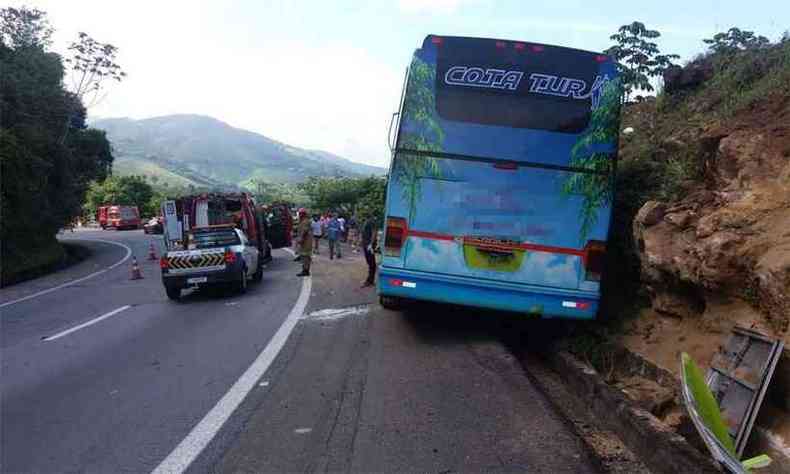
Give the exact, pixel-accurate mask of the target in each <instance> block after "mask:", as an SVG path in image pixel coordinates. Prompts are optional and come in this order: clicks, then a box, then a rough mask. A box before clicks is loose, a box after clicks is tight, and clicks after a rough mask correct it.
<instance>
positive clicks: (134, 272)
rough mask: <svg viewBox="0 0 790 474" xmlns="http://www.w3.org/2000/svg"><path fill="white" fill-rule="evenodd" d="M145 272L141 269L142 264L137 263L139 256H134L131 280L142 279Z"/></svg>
mask: <svg viewBox="0 0 790 474" xmlns="http://www.w3.org/2000/svg"><path fill="white" fill-rule="evenodd" d="M142 279H143V273H142V272H141V271H140V266H139V265H137V257H132V277H131V278H130V280H142Z"/></svg>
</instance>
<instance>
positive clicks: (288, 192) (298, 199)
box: [242, 179, 310, 207]
mask: <svg viewBox="0 0 790 474" xmlns="http://www.w3.org/2000/svg"><path fill="white" fill-rule="evenodd" d="M242 188H245V189H247V190H249V191H251V192H252V193H253V194H254V195H255V200H256V202H259V203H272V202H287V203H289V204H292V205H294V206H299V207H304V206H308V205H310V198H309V197H308V195H307V194H305V192H304V191H303V190H302V188H301V187H300V186H299V185H298V184H290V183H272V182H269V181H265V180H262V179H250V180H249V181H247V182H246V183H243V184H242Z"/></svg>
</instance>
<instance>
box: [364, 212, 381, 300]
mask: <svg viewBox="0 0 790 474" xmlns="http://www.w3.org/2000/svg"><path fill="white" fill-rule="evenodd" d="M361 237H362V242H361V247H362V251H363V252H364V253H365V261H366V262H367V264H368V278H367V280H365V282H364V283H362V288H367V287H369V286H373V284H374V283H375V282H376V255H375V254H374V253H373V249H374V248H375V247H376V243H377V240H378V232H376V222H375V219H374V218H373V216H368V218H367V219H365V224H364V226H363V227H362V236H361Z"/></svg>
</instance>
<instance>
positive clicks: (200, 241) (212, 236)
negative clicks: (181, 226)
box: [189, 228, 241, 249]
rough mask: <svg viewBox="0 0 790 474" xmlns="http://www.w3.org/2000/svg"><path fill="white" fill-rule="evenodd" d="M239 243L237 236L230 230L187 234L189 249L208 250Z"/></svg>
mask: <svg viewBox="0 0 790 474" xmlns="http://www.w3.org/2000/svg"><path fill="white" fill-rule="evenodd" d="M240 243H241V241H240V240H239V236H238V234H236V231H235V230H233V229H230V228H221V229H205V230H197V231H192V232H191V233H190V234H189V248H190V249H210V248H215V247H225V246H228V245H239V244H240Z"/></svg>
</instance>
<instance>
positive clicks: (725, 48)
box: [702, 27, 771, 54]
mask: <svg viewBox="0 0 790 474" xmlns="http://www.w3.org/2000/svg"><path fill="white" fill-rule="evenodd" d="M702 41H703V42H704V43H705V44H707V45H709V46H708V49H710V51H711V52H712V53H714V54H715V53H719V54H730V53H733V52H736V51H743V50H751V49H760V48H764V47H766V46H769V45H770V44H771V41H770V40H769V39H768V38H766V37H765V36H762V35H758V36H755V34H754V32H753V31H745V30H744V31H742V30H741V29H739V28H735V27H733V28H730V29H729V30H727V32H726V33H717V34H715V35H713V38H708V39H704V40H702Z"/></svg>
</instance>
